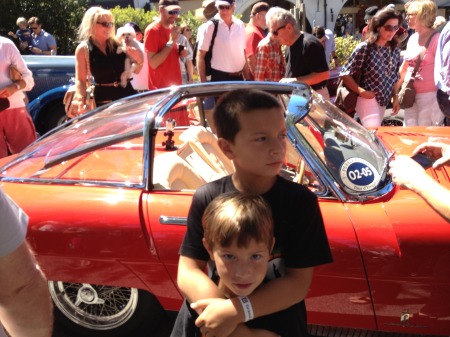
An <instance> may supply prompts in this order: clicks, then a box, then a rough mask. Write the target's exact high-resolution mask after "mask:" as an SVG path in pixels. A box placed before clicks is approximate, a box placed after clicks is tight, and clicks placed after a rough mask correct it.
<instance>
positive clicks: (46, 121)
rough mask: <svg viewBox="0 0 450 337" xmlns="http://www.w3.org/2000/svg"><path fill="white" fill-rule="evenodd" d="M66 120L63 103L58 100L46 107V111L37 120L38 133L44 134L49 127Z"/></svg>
mask: <svg viewBox="0 0 450 337" xmlns="http://www.w3.org/2000/svg"><path fill="white" fill-rule="evenodd" d="M65 121H66V110H65V109H64V104H63V103H62V102H58V103H56V104H54V105H52V106H49V107H48V111H47V112H46V114H45V116H43V118H42V120H41V121H40V122H39V130H38V132H39V134H41V135H43V134H46V133H47V132H48V131H50V130H51V129H54V128H56V127H57V126H59V125H61V124H63V123H64V122H65Z"/></svg>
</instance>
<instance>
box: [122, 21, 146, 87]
mask: <svg viewBox="0 0 450 337" xmlns="http://www.w3.org/2000/svg"><path fill="white" fill-rule="evenodd" d="M123 26H124V27H131V28H133V29H134V31H135V33H136V41H137V44H138V46H139V48H140V49H141V51H142V53H143V54H145V48H144V44H143V43H142V42H141V41H142V38H143V35H142V31H141V29H140V28H139V26H138V25H137V24H136V23H134V22H127V23H126V24H124V25H123ZM142 69H143V70H142V71H140V72H139V74H133V79H132V80H131V85H132V86H133V88H134V90H137V91H138V92H142V91H147V90H148V58H147V57H144V65H143V67H142Z"/></svg>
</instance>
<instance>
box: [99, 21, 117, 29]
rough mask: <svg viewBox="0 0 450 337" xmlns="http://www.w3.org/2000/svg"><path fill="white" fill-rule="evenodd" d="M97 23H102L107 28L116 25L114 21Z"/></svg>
mask: <svg viewBox="0 0 450 337" xmlns="http://www.w3.org/2000/svg"><path fill="white" fill-rule="evenodd" d="M97 25H102V26H103V27H105V28H111V27H112V26H114V22H97Z"/></svg>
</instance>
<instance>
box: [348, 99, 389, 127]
mask: <svg viewBox="0 0 450 337" xmlns="http://www.w3.org/2000/svg"><path fill="white" fill-rule="evenodd" d="M355 110H356V113H357V114H358V117H359V119H360V120H361V124H362V125H363V126H364V127H366V128H367V127H377V126H380V125H381V122H382V121H383V118H384V112H385V111H386V107H385V106H380V105H379V104H378V102H377V100H376V99H375V98H370V99H368V98H363V97H361V96H359V97H358V99H357V101H356V107H355Z"/></svg>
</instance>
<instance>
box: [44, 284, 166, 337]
mask: <svg viewBox="0 0 450 337" xmlns="http://www.w3.org/2000/svg"><path fill="white" fill-rule="evenodd" d="M48 288H49V290H50V295H51V297H52V300H53V302H54V303H55V321H56V323H57V324H58V325H59V326H60V327H61V328H62V329H63V330H66V329H67V332H68V333H70V334H71V335H73V336H86V337H106V336H108V337H129V336H138V333H139V332H140V333H144V332H147V334H146V336H148V334H149V332H151V331H152V330H153V329H155V327H156V326H157V325H158V324H159V323H160V321H161V320H162V318H163V317H164V315H165V311H164V309H163V308H162V306H161V304H160V303H159V302H158V300H157V299H156V297H155V296H153V295H152V294H150V293H148V292H146V291H143V290H139V289H136V288H125V287H111V286H101V285H91V284H87V283H83V284H81V283H66V282H59V281H49V282H48ZM138 330H139V331H138Z"/></svg>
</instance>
